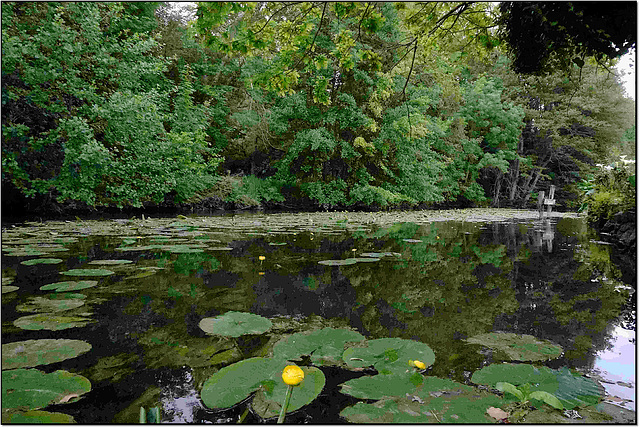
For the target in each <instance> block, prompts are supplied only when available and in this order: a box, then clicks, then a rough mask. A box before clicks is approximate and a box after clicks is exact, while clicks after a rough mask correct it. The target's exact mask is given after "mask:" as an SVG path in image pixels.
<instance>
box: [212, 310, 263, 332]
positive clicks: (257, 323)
mask: <svg viewBox="0 0 640 428" xmlns="http://www.w3.org/2000/svg"><path fill="white" fill-rule="evenodd" d="M199 325H200V328H201V329H202V330H204V332H205V333H207V334H211V335H216V336H230V337H240V336H242V335H245V334H262V333H264V332H265V331H267V330H269V329H270V328H271V321H270V320H268V319H267V318H264V317H261V316H260V315H255V314H250V313H247V312H235V311H229V312H227V313H225V314H224V315H221V316H218V317H214V318H204V319H202V320H201V321H200V324H199Z"/></svg>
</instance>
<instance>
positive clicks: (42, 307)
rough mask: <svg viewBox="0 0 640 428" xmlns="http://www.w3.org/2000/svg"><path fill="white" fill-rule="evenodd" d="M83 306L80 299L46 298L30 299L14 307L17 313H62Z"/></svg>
mask: <svg viewBox="0 0 640 428" xmlns="http://www.w3.org/2000/svg"><path fill="white" fill-rule="evenodd" d="M82 305H84V302H83V301H82V300H80V299H68V300H65V299H49V298H46V297H41V296H36V297H31V298H30V299H29V301H28V302H26V303H22V304H20V305H18V306H16V310H17V311H18V312H62V311H68V310H69V309H74V308H78V307H80V306H82Z"/></svg>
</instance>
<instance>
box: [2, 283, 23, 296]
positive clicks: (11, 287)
mask: <svg viewBox="0 0 640 428" xmlns="http://www.w3.org/2000/svg"><path fill="white" fill-rule="evenodd" d="M19 289H20V287H16V286H15V285H3V286H2V294H6V293H11V292H12V291H16V290H19Z"/></svg>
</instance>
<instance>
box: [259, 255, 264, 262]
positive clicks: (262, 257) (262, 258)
mask: <svg viewBox="0 0 640 428" xmlns="http://www.w3.org/2000/svg"><path fill="white" fill-rule="evenodd" d="M264 259H266V257H265V256H258V260H260V261H263V260H264Z"/></svg>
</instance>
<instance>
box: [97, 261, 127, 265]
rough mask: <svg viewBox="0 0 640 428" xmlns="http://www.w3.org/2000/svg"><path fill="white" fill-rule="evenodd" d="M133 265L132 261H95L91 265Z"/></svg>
mask: <svg viewBox="0 0 640 428" xmlns="http://www.w3.org/2000/svg"><path fill="white" fill-rule="evenodd" d="M130 263H133V261H132V260H93V261H90V262H89V264H90V265H127V264H130Z"/></svg>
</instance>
